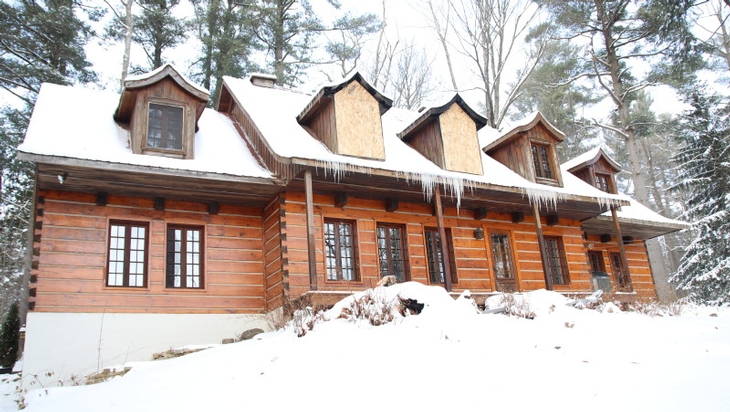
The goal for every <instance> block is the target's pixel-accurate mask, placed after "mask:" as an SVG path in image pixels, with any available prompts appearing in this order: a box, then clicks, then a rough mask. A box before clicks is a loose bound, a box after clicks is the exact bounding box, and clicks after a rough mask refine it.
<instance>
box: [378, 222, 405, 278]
mask: <svg viewBox="0 0 730 412" xmlns="http://www.w3.org/2000/svg"><path fill="white" fill-rule="evenodd" d="M381 228H383V229H388V230H390V229H397V230H398V231H400V252H401V270H402V272H403V273H402V276H400V277H399V276H398V274H394V272H395V267H394V264H395V262H396V260H395V258H394V257H393V246H394V245H392V244H389V245H388V247H387V249H383V248H381V247H380V239H381V237H380V229H381ZM407 235H408V233H407V231H406V228H405V226H404V225H399V224H394V223H384V222H381V223H376V225H375V243H376V245H377V247H378V271H379V272H380V277H381V278H382V277H384V276H388V275H394V276H395V278H396V279H397V280H398V281H399V282H407V281H409V280H411V274H410V267H409V265H408V244H407V242H406V239H405V236H407ZM389 238H390V237H387V238H386V239H389ZM383 252H385V259H386V263H387V266H388V268H387V273H383V259H382V258H383Z"/></svg>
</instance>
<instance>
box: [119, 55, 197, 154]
mask: <svg viewBox="0 0 730 412" xmlns="http://www.w3.org/2000/svg"><path fill="white" fill-rule="evenodd" d="M208 98H209V95H208V92H207V91H206V90H204V89H202V88H200V87H198V86H197V85H195V84H193V83H192V82H191V81H190V80H188V79H187V78H186V77H185V76H183V75H181V74H180V73H179V72H178V71H177V70H176V69H175V68H174V67H173V66H171V65H167V64H166V65H164V66H162V67H160V68H158V69H156V70H154V71H152V72H150V73H148V74H145V75H142V76H130V77H129V78H127V80H125V81H124V88H123V89H122V93H121V97H120V99H119V106H117V110H116V112H115V113H114V120H116V121H117V122H119V123H122V124H123V125H126V126H128V128H129V131H130V136H131V145H132V147H131V149H132V152H133V153H135V154H150V155H157V156H166V157H175V158H182V159H192V158H193V156H194V153H193V149H194V147H195V144H194V141H193V139H194V136H195V132H196V131H197V129H198V119H200V115H202V114H203V110H204V109H205V106H206V105H207V103H208Z"/></svg>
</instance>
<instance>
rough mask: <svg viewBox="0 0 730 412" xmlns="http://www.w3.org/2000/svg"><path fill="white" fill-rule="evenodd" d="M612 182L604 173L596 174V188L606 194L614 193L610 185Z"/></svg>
mask: <svg viewBox="0 0 730 412" xmlns="http://www.w3.org/2000/svg"><path fill="white" fill-rule="evenodd" d="M610 181H611V177H610V176H609V175H607V174H603V173H596V188H597V189H599V190H603V191H604V192H606V193H612V190H611V184H610V183H609V182H610Z"/></svg>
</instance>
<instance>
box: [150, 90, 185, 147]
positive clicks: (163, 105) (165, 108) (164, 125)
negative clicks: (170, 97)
mask: <svg viewBox="0 0 730 412" xmlns="http://www.w3.org/2000/svg"><path fill="white" fill-rule="evenodd" d="M152 106H157V107H159V108H160V109H158V110H160V111H161V112H162V114H161V116H162V117H161V118H160V123H161V125H160V135H161V136H160V146H151V145H150V128H151V126H152V121H151V119H152V110H153V107H152ZM172 110H179V111H180V124H179V126H180V130H179V136H178V137H179V147H167V146H166V143H167V142H168V140H167V137H166V135H167V133H166V132H169V131H170V129H169V126H170V122H169V116H170V113H171V111H172ZM166 120H168V121H166ZM184 139H185V106H181V105H176V104H170V103H167V102H158V101H150V102H147V130H146V132H145V149H147V150H161V151H171V152H182V151H183V149H184V148H185V142H184Z"/></svg>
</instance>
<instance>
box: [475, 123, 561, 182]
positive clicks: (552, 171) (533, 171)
mask: <svg viewBox="0 0 730 412" xmlns="http://www.w3.org/2000/svg"><path fill="white" fill-rule="evenodd" d="M493 139H494V140H492V141H491V142H489V143H486V146H484V148H483V149H482V150H483V151H484V153H486V154H487V155H488V156H490V157H492V158H493V159H494V160H496V161H498V162H500V163H502V164H503V165H505V166H507V167H509V168H510V169H512V171H513V172H515V173H517V174H518V175H520V176H522V177H523V178H525V179H526V180H528V181H530V182H534V183H538V184H541V185H547V186H556V187H563V176H562V175H561V173H560V168H559V164H558V155H557V152H556V150H555V145H557V144H559V143H560V142H562V141H563V140H565V135H564V134H563V132H561V131H560V130H558V129H556V128H555V127H554V126H553V125H551V124H550V122H548V121H547V120H545V118H544V117H543V116H542V115H541V114H540V113H535V114H534V115H533V116H531V117H529V118H526V119H524V120H522V121H521V122H520V123H519V124H518V125H517V126H515V127H514V128H512V129H510V130H508V131H507V132H505V133H502V134H500V135H497V136H496V138H494V137H493ZM482 144H484V142H483V143H482Z"/></svg>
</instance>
